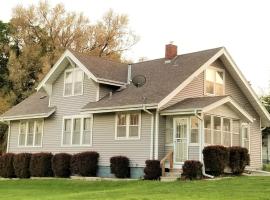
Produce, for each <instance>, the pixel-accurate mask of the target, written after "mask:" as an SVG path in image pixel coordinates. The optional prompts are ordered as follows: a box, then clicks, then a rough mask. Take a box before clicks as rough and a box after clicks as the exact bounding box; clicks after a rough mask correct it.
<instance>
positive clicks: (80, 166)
mask: <svg viewBox="0 0 270 200" xmlns="http://www.w3.org/2000/svg"><path fill="white" fill-rule="evenodd" d="M98 158H99V154H98V153H97V152H95V151H87V152H82V153H78V154H75V155H73V156H72V158H71V169H72V174H78V175H80V176H96V175H97V170H98Z"/></svg>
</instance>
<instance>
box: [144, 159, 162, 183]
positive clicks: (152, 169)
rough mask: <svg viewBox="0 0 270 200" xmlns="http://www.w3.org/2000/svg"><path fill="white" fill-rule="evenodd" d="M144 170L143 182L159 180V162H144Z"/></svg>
mask: <svg viewBox="0 0 270 200" xmlns="http://www.w3.org/2000/svg"><path fill="white" fill-rule="evenodd" d="M145 164H146V166H145V168H144V179H145V180H159V179H160V176H161V167H160V161H159V160H146V161H145Z"/></svg>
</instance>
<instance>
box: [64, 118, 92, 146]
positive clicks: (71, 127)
mask: <svg viewBox="0 0 270 200" xmlns="http://www.w3.org/2000/svg"><path fill="white" fill-rule="evenodd" d="M91 127H92V117H90V116H70V117H64V120H63V136H62V145H63V146H83V145H86V146H89V145H91V144H92V141H91V139H92V138H91V136H92V129H91Z"/></svg>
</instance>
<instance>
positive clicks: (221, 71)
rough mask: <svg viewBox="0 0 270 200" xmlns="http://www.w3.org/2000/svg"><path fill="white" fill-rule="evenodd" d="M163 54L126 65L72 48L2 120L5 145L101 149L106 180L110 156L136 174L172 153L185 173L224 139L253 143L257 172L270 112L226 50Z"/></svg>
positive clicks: (18, 149) (253, 166) (174, 162)
mask: <svg viewBox="0 0 270 200" xmlns="http://www.w3.org/2000/svg"><path fill="white" fill-rule="evenodd" d="M165 51H166V52H165V57H164V58H160V59H156V60H150V61H145V62H139V63H134V64H131V65H127V64H123V63H117V62H113V61H110V60H105V59H102V58H97V57H93V56H88V55H85V54H81V53H78V52H74V51H72V50H66V51H65V52H64V54H63V55H62V56H61V58H60V59H59V60H58V61H57V62H56V63H55V65H54V67H53V68H52V69H51V70H50V71H49V73H48V74H47V75H46V76H45V78H44V79H43V80H42V81H41V82H40V84H39V85H38V86H37V88H36V89H37V92H36V93H34V94H33V95H32V96H30V97H29V98H27V99H26V100H24V101H23V102H21V103H19V104H18V105H16V106H14V107H13V108H11V109H10V110H8V111H7V112H6V113H4V114H3V115H2V116H1V118H2V120H3V121H6V122H8V123H9V133H8V144H7V151H8V152H14V153H20V152H32V153H34V152H52V153H59V152H66V153H77V152H81V151H91V150H94V151H97V152H98V153H99V154H100V160H99V176H110V168H109V165H110V157H112V156H117V155H124V156H127V157H128V158H129V159H130V161H131V175H132V177H139V176H141V175H142V174H143V168H144V166H145V160H147V159H159V160H162V159H163V158H165V160H166V158H169V157H170V156H169V155H171V156H172V157H173V160H171V163H172V166H171V168H174V169H178V168H181V166H182V164H183V162H184V161H185V160H188V159H191V160H201V161H202V159H203V157H202V153H201V152H202V150H203V148H204V146H206V145H214V144H220V145H224V146H244V147H246V148H248V149H249V152H250V155H251V162H250V166H249V168H250V169H260V168H261V167H262V145H261V143H262V134H261V130H262V127H265V126H269V125H270V116H269V114H268V112H267V111H266V109H265V108H264V107H263V106H262V104H261V103H260V101H259V100H258V98H257V96H256V94H255V92H254V91H253V90H252V88H251V86H250V84H249V83H248V81H247V80H246V79H245V77H244V76H243V74H242V73H241V71H240V70H239V69H238V67H237V66H236V64H235V63H234V61H233V59H232V58H231V56H230V55H229V53H228V52H227V50H226V49H225V48H224V47H221V48H215V49H210V50H204V51H199V52H194V53H188V54H181V53H180V55H178V54H177V46H175V45H173V44H168V45H166V48H165ZM138 75H140V76H139V78H142V77H145V78H146V82H145V84H144V85H140V87H136V86H135V84H133V83H132V79H133V78H134V77H135V76H137V79H138ZM165 164H166V163H165ZM166 166H167V164H166ZM167 167H168V166H167Z"/></svg>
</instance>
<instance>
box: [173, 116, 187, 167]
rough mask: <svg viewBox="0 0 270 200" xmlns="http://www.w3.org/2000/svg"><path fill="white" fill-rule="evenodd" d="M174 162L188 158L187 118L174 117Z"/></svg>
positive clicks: (178, 162) (177, 162)
mask: <svg viewBox="0 0 270 200" xmlns="http://www.w3.org/2000/svg"><path fill="white" fill-rule="evenodd" d="M173 122H174V123H173V126H174V128H173V133H174V134H173V135H174V137H173V138H174V141H173V143H174V154H173V155H174V163H175V164H182V163H183V162H184V161H185V160H187V159H188V146H187V144H188V131H189V130H188V118H174V120H173Z"/></svg>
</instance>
